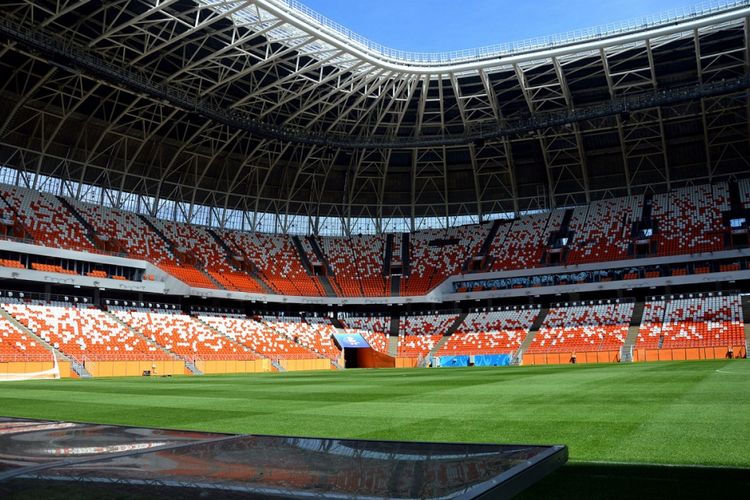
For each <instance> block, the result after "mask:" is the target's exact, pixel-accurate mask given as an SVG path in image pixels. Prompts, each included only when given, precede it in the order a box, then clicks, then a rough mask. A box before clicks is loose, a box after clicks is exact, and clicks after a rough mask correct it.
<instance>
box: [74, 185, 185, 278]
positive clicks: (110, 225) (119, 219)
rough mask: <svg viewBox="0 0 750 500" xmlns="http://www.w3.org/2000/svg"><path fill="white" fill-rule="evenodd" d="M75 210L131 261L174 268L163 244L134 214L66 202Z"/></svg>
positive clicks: (173, 260)
mask: <svg viewBox="0 0 750 500" xmlns="http://www.w3.org/2000/svg"><path fill="white" fill-rule="evenodd" d="M67 201H68V203H70V204H71V205H72V206H73V207H74V208H75V210H76V211H77V212H78V213H79V214H81V216H82V217H83V218H84V220H86V222H88V223H89V224H90V225H91V227H93V228H94V231H96V233H97V236H98V237H99V238H101V239H103V240H105V241H107V242H110V244H111V245H112V247H113V248H115V249H117V251H119V252H121V253H124V254H126V255H128V256H130V257H133V258H138V259H143V260H147V261H149V262H151V263H153V264H156V265H159V264H174V263H175V261H176V260H175V256H174V255H173V254H172V252H171V251H170V250H169V248H168V247H167V244H166V242H165V241H164V240H163V239H162V238H161V237H160V236H159V235H158V234H156V233H155V232H154V230H153V229H151V227H149V225H148V224H146V222H145V221H143V219H141V218H140V217H139V216H138V215H137V214H135V213H132V212H127V211H125V210H120V209H117V208H113V207H106V206H102V205H91V204H88V203H83V202H79V201H75V200H73V199H71V198H68V199H67Z"/></svg>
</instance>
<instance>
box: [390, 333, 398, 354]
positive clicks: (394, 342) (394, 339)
mask: <svg viewBox="0 0 750 500" xmlns="http://www.w3.org/2000/svg"><path fill="white" fill-rule="evenodd" d="M388 355H389V356H391V357H392V358H395V357H396V356H398V335H389V336H388Z"/></svg>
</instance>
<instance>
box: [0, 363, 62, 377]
mask: <svg viewBox="0 0 750 500" xmlns="http://www.w3.org/2000/svg"><path fill="white" fill-rule="evenodd" d="M53 367H54V364H53V363H52V361H12V362H8V363H0V373H36V372H43V371H47V370H51V369H52V368H53ZM57 367H58V369H59V370H60V378H70V377H71V376H73V375H75V374H74V373H73V374H72V375H71V373H72V371H71V369H70V362H69V361H59V362H58V363H57Z"/></svg>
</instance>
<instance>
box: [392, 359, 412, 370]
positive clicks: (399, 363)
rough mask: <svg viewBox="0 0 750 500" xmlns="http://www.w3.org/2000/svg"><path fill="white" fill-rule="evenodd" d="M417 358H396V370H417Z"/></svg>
mask: <svg viewBox="0 0 750 500" xmlns="http://www.w3.org/2000/svg"><path fill="white" fill-rule="evenodd" d="M416 367H417V358H396V368H416Z"/></svg>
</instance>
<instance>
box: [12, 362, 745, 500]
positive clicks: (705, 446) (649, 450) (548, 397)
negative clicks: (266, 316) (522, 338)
mask: <svg viewBox="0 0 750 500" xmlns="http://www.w3.org/2000/svg"><path fill="white" fill-rule="evenodd" d="M0 408H1V410H0V414H3V415H5V416H16V417H34V418H49V419H63V420H75V421H85V422H96V423H111V424H127V425H137V426H150V427H165V428H179V429H191V430H204V431H221V432H231V433H262V434H291V435H306V436H325V437H351V438H370V439H396V440H426V441H473V442H496V443H529V444H536V443H540V444H566V445H568V446H569V449H570V461H571V463H572V464H574V465H573V467H575V464H578V466H586V467H590V466H594V465H595V466H602V467H606V464H605V463H619V462H627V463H632V464H641V465H642V464H680V465H704V466H712V467H714V468H716V469H712V470H717V469H718V468H721V467H741V468H749V467H750V443H749V442H748V431H749V430H750V362H748V361H745V360H732V361H727V360H717V361H699V362H673V363H642V364H629V365H575V366H573V365H569V366H542V367H508V368H466V369H436V370H360V371H356V370H355V371H348V372H333V371H332V372H305V373H281V374H262V375H247V376H205V377H175V378H160V379H145V378H127V379H125V378H119V379H95V380H72V379H71V380H58V381H27V382H7V383H3V384H2V385H0ZM641 465H639V466H641ZM566 469H568V468H567V467H566ZM587 474H588V475H589V476H591V474H592V473H587ZM747 475H748V476H750V471H747ZM657 476H658V474H657ZM566 480H570V478H568V479H566V478H564V477H563V478H558V481H563V482H564V481H566ZM670 491H672V490H670Z"/></svg>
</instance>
